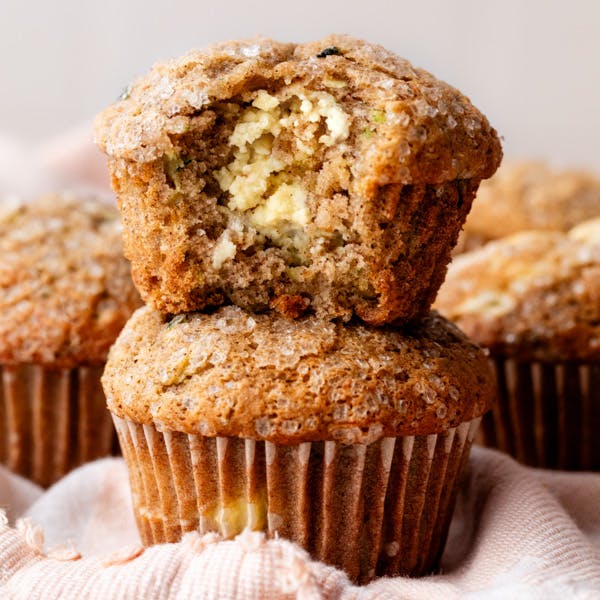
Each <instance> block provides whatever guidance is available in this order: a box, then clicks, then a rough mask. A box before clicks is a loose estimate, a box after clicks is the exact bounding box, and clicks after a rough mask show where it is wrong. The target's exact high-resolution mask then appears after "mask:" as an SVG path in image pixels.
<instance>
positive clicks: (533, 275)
mask: <svg viewBox="0 0 600 600" xmlns="http://www.w3.org/2000/svg"><path fill="white" fill-rule="evenodd" d="M436 307H437V308H438V309H439V310H440V311H441V312H442V313H443V314H445V315H446V316H447V317H448V318H450V319H452V320H453V321H455V322H456V323H457V324H458V325H459V327H460V328H461V329H463V330H464V331H465V332H466V333H467V335H469V336H470V337H471V338H472V339H473V340H475V341H476V342H478V343H479V344H481V345H482V346H485V347H487V348H488V349H489V351H490V356H491V359H492V361H493V363H494V365H495V369H496V374H497V380H498V392H499V399H498V402H497V403H496V405H495V406H494V410H493V411H492V414H491V415H490V416H488V417H486V418H485V419H484V426H483V434H484V436H485V443H486V444H488V445H491V446H496V447H498V448H500V449H502V450H505V451H507V452H509V453H511V454H513V455H514V456H515V457H516V458H518V459H519V460H520V461H522V462H525V463H527V464H530V465H534V466H539V467H546V468H560V469H592V470H596V471H597V470H600V446H599V445H598V444H597V443H596V442H595V435H596V432H597V431H598V428H599V427H600V219H595V220H593V221H589V222H585V223H582V224H581V225H579V226H577V227H576V228H574V229H572V230H571V231H570V232H569V233H566V234H565V233H561V232H550V231H545V232H544V231H536V232H522V233H518V234H514V235H512V236H509V237H506V238H503V239H501V240H498V241H495V242H489V243H488V244H487V245H486V246H484V247H483V248H480V249H478V250H473V251H471V252H467V253H465V254H463V255H460V256H457V257H456V258H455V260H454V262H453V263H452V265H451V266H450V268H449V270H448V277H447V279H446V282H445V283H444V285H443V286H442V288H441V290H440V293H439V296H438V298H437V300H436ZM492 415H493V417H492Z"/></svg>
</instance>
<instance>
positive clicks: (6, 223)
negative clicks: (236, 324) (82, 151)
mask: <svg viewBox="0 0 600 600" xmlns="http://www.w3.org/2000/svg"><path fill="white" fill-rule="evenodd" d="M0 256H2V260H1V261H0V374H1V378H2V381H1V385H0V462H2V463H3V464H5V465H7V466H8V467H9V468H10V469H12V470H14V471H15V472H17V473H19V474H21V475H24V476H26V477H29V478H31V479H33V480H34V481H36V482H37V483H39V484H41V485H49V484H51V483H53V482H54V481H55V480H57V479H58V478H60V477H61V476H62V475H64V474H65V473H66V472H67V471H69V470H70V469H71V468H73V467H75V466H76V465H78V464H80V463H82V462H85V461H87V460H91V459H94V458H97V457H100V456H103V455H106V454H108V453H110V451H111V449H112V447H113V445H114V442H115V441H116V438H115V435H114V429H113V427H112V423H111V419H110V415H109V414H108V412H107V411H106V407H105V398H104V394H103V392H102V387H101V385H100V375H101V373H102V368H103V365H104V362H105V360H106V355H107V353H108V348H109V347H110V345H111V344H112V343H113V342H114V340H115V339H116V337H117V334H118V333H119V331H120V330H121V328H122V327H123V325H124V324H125V322H126V321H127V319H128V318H129V316H130V315H131V313H132V312H133V311H134V310H135V308H137V307H138V306H139V305H140V298H139V295H138V293H137V291H136V290H135V288H134V286H133V282H132V281H131V277H130V275H129V264H128V263H127V261H126V260H125V258H124V257H123V254H122V244H121V226H120V223H119V214H118V212H117V210H116V209H115V208H114V207H111V206H107V205H105V204H100V203H97V202H95V201H93V200H92V199H85V198H78V197H74V196H68V195H62V196H59V195H53V196H47V197H44V198H42V199H40V200H38V201H36V202H33V203H32V204H28V205H25V204H20V203H14V204H6V203H4V204H2V205H1V206H0Z"/></svg>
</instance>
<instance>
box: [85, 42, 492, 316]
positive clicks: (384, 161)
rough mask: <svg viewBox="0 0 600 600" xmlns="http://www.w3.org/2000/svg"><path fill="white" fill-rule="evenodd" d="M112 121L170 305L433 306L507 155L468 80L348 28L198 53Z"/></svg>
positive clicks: (122, 105)
mask: <svg viewBox="0 0 600 600" xmlns="http://www.w3.org/2000/svg"><path fill="white" fill-rule="evenodd" d="M95 129H96V139H97V143H98V144H99V145H100V147H101V148H102V149H103V150H104V151H105V152H106V153H107V154H108V157H109V166H110V169H111V172H112V181H113V186H114V189H115V191H116V193H117V197H118V202H119V207H120V209H121V211H122V215H123V222H124V237H125V253H126V255H127V256H128V257H129V258H130V259H131V261H132V268H133V277H134V280H135V282H136V285H137V286H138V288H139V290H140V292H141V294H142V296H143V298H144V300H145V301H146V302H147V303H149V304H151V305H152V306H153V307H154V308H156V309H157V310H160V311H161V312H166V313H182V312H188V311H193V310H200V309H205V308H207V307H216V306H219V305H221V304H224V303H230V302H232V303H235V304H237V305H239V306H241V307H243V308H245V309H248V310H251V311H263V310H265V309H267V308H269V307H274V308H276V309H277V310H279V311H280V312H282V313H283V314H285V315H287V316H290V317H298V316H300V315H302V314H304V313H315V314H317V316H319V317H322V318H341V319H342V320H348V319H350V318H351V317H352V315H353V314H356V315H357V316H359V317H360V318H361V319H363V320H364V321H366V322H368V323H370V324H373V325H381V324H384V323H388V322H392V321H398V322H401V321H409V320H411V319H414V318H417V317H419V316H422V315H424V314H426V313H427V311H428V310H429V306H430V305H431V303H432V301H433V298H434V296H435V293H436V291H437V289H438V287H439V285H440V284H441V282H442V280H443V277H444V274H445V269H446V264H447V263H448V261H449V259H450V252H451V249H452V247H453V246H454V244H455V243H456V240H457V236H458V233H459V231H460V228H461V226H462V224H463V222H464V219H465V218H466V215H467V213H468V211H469V208H470V205H471V201H472V199H473V196H474V194H475V192H476V190H477V187H478V185H479V182H480V180H481V179H483V178H486V177H490V176H491V175H492V174H493V173H494V171H495V170H496V168H497V166H498V164H499V162H500V159H501V154H502V152H501V148H500V143H499V141H498V137H497V135H496V132H495V131H494V129H493V128H492V127H491V126H490V125H489V123H488V121H487V119H486V118H485V117H484V116H483V115H482V114H481V113H480V112H479V111H478V110H477V109H475V108H474V107H473V106H472V105H471V103H470V102H469V100H468V99H467V98H466V97H465V96H463V95H462V94H461V93H460V92H458V91H457V90H455V89H454V88H452V87H450V86H449V85H447V84H445V83H443V82H441V81H439V80H437V79H435V78H434V77H433V76H432V75H430V74H429V73H427V72H426V71H424V70H421V69H417V68H414V67H413V66H412V65H411V64H410V63H409V62H407V61H406V60H403V59H401V58H398V57H397V56H395V55H393V54H392V53H390V52H388V51H387V50H385V49H384V48H382V47H380V46H377V45H374V44H369V43H367V42H363V41H360V40H357V39H353V38H351V37H348V36H330V37H327V38H325V39H323V40H320V41H317V42H311V43H308V44H284V43H279V42H275V41H272V40H268V39H262V38H260V39H253V40H246V41H234V42H228V43H222V44H218V45H215V46H211V47H209V48H207V49H205V50H199V51H192V52H189V53H188V54H186V55H184V56H183V57H181V58H178V59H176V60H172V61H170V62H166V63H162V64H157V65H155V66H154V67H153V69H152V70H151V71H150V73H149V74H148V75H147V76H145V77H144V78H142V79H139V80H138V81H136V82H135V83H134V84H133V86H131V88H130V89H128V90H127V92H126V93H125V94H124V96H123V98H122V99H121V100H119V101H118V102H117V103H115V104H114V105H112V106H111V107H109V108H108V109H106V110H105V111H104V112H103V113H102V114H101V115H100V116H99V117H98V119H97V121H96V127H95Z"/></svg>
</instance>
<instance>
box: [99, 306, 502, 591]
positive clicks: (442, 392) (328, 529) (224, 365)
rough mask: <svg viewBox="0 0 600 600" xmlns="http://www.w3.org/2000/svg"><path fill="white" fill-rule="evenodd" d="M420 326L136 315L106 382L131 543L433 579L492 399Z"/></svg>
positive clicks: (476, 376)
mask: <svg viewBox="0 0 600 600" xmlns="http://www.w3.org/2000/svg"><path fill="white" fill-rule="evenodd" d="M492 384H493V378H492V373H491V372H490V370H489V367H488V364H487V360H486V358H485V356H484V354H483V352H482V351H481V350H480V349H479V348H478V347H477V346H475V345H474V344H472V343H471V342H469V341H468V340H467V339H466V337H465V336H464V335H463V334H462V333H461V332H460V331H458V329H456V328H455V327H454V326H452V325H451V324H450V323H448V322H447V321H445V320H444V319H442V318H440V317H439V316H438V315H436V314H432V315H431V316H429V317H427V318H426V319H425V320H423V321H421V322H419V323H416V324H412V325H411V326H410V328H408V329H405V330H403V331H402V330H399V329H392V328H389V327H384V328H380V329H374V328H370V327H368V326H365V325H360V324H356V323H351V324H346V325H345V326H344V325H341V324H339V323H336V322H330V321H322V320H319V319H317V318H315V317H305V318H302V319H298V320H290V319H287V318H285V317H282V316H279V315H278V314H277V313H271V314H269V315H265V314H263V315H256V314H255V315H251V314H249V313H247V312H245V311H243V310H242V309H240V308H238V307H233V306H228V307H222V308H220V309H219V310H217V311H216V312H215V313H213V314H202V313H190V314H188V315H179V316H176V317H173V318H169V317H166V316H163V315H161V314H160V313H158V312H156V311H153V310H152V309H150V308H148V307H145V308H142V309H140V310H139V311H137V312H136V313H135V314H134V315H133V317H132V318H131V320H130V321H129V323H128V324H127V325H126V326H125V328H124V329H123V331H122V333H121V335H120V336H119V339H118V340H117V342H116V343H115V345H114V346H113V347H112V349H111V351H110V355H109V359H108V361H107V365H106V370H105V372H104V376H103V385H104V390H105V392H106V397H107V401H108V406H109V409H110V410H111V412H112V413H113V416H114V419H115V425H116V427H117V431H118V434H119V439H120V442H121V447H122V449H123V456H124V458H125V461H126V463H127V466H128V469H129V474H130V480H131V486H132V495H133V503H134V510H135V515H136V519H137V523H138V526H139V529H140V533H141V536H142V540H143V542H144V543H145V544H151V543H158V542H167V541H176V540H178V539H179V538H180V537H181V536H182V535H183V533H184V532H186V531H192V530H199V531H201V532H206V531H218V532H220V533H221V534H222V535H224V536H226V537H230V536H233V535H235V534H237V533H239V532H240V531H242V529H243V528H245V527H249V528H251V529H261V530H266V531H267V532H268V534H269V535H270V536H276V535H279V536H283V537H286V538H289V539H292V540H293V541H295V542H297V543H299V544H300V545H302V546H303V547H304V548H306V549H307V550H308V551H309V552H310V553H311V554H312V555H313V556H314V557H316V558H318V559H320V560H324V561H326V562H328V563H330V564H333V565H336V566H338V567H340V568H343V569H344V570H345V571H346V572H347V573H348V574H349V576H350V577H351V578H352V579H354V580H358V581H361V582H364V581H368V580H369V579H371V578H373V577H374V576H375V575H376V574H379V575H382V574H390V575H391V574H396V573H404V574H413V575H416V574H422V573H428V572H431V571H432V570H433V569H434V568H435V566H436V564H437V562H438V559H439V557H440V555H441V552H442V550H443V546H444V542H445V538H446V533H447V530H448V525H449V523H450V517H451V514H452V510H453V505H454V498H455V494H456V490H457V481H458V479H459V476H460V473H461V470H462V468H463V465H464V463H465V461H466V459H467V456H468V452H469V448H470V445H471V440H472V437H473V435H474V433H475V430H476V427H477V425H478V423H479V420H480V417H481V415H482V414H483V413H484V412H485V411H486V410H487V409H488V408H489V406H490V402H491V400H492V398H493V396H494V390H493V385H492Z"/></svg>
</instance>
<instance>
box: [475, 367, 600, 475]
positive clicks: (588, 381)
mask: <svg viewBox="0 0 600 600" xmlns="http://www.w3.org/2000/svg"><path fill="white" fill-rule="evenodd" d="M492 364H493V366H494V370H495V372H496V378H497V382H498V400H497V402H496V403H495V405H494V407H493V410H492V412H490V413H488V414H487V415H485V417H484V418H483V426H482V428H481V433H482V442H483V443H484V444H485V445H487V446H491V447H494V448H498V449H500V450H503V451H504V452H507V453H509V454H511V455H512V456H514V457H515V458H516V459H517V460H518V461H519V462H522V463H524V464H527V465H531V466H534V467H541V468H546V469H565V470H592V471H600V444H599V443H598V440H597V439H596V437H595V436H596V435H598V431H600V364H598V363H585V362H571V361H569V362H555V363H544V362H536V361H518V360H513V359H505V358H500V357H495V358H494V359H493V360H492Z"/></svg>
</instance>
